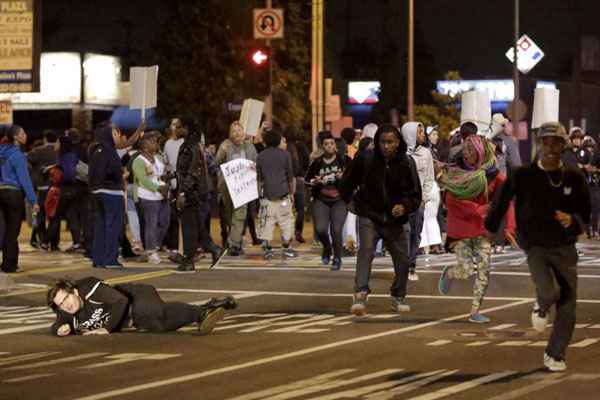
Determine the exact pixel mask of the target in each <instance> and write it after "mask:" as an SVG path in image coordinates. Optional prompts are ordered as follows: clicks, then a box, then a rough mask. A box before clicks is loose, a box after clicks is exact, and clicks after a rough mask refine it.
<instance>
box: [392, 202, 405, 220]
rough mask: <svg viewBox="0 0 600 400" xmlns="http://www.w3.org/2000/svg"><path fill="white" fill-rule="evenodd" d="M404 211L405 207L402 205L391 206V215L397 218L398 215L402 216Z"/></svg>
mask: <svg viewBox="0 0 600 400" xmlns="http://www.w3.org/2000/svg"><path fill="white" fill-rule="evenodd" d="M405 211H406V209H405V208H404V205H402V204H396V205H395V206H394V208H392V215H393V216H394V217H396V218H398V217H401V216H403V215H404V212H405Z"/></svg>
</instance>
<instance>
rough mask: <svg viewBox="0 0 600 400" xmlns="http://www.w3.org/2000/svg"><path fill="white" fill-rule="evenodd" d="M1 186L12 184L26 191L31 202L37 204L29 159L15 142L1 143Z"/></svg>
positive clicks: (11, 185)
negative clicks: (28, 164)
mask: <svg viewBox="0 0 600 400" xmlns="http://www.w3.org/2000/svg"><path fill="white" fill-rule="evenodd" d="M0 186H10V187H14V188H16V189H21V190H23V191H24V192H25V195H26V196H27V200H28V201H29V203H31V204H32V205H33V204H36V203H37V198H36V197H35V192H34V191H33V185H32V184H31V178H30V177H29V170H28V169H27V159H26V158H25V154H23V152H21V150H20V149H19V147H18V146H16V145H14V144H2V145H0Z"/></svg>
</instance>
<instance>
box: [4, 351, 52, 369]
mask: <svg viewBox="0 0 600 400" xmlns="http://www.w3.org/2000/svg"><path fill="white" fill-rule="evenodd" d="M54 354H59V352H58V351H44V352H41V353H31V354H24V355H20V356H14V357H6V358H3V359H0V366H4V365H10V364H16V363H18V362H21V361H29V360H35V359H36V358H44V357H48V356H52V355H54Z"/></svg>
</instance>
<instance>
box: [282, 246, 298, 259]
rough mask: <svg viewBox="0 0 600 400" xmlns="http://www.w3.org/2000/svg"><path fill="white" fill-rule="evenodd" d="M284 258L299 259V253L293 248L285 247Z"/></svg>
mask: <svg viewBox="0 0 600 400" xmlns="http://www.w3.org/2000/svg"><path fill="white" fill-rule="evenodd" d="M283 256H284V257H286V258H296V257H298V252H297V251H296V250H294V249H292V248H291V247H284V248H283Z"/></svg>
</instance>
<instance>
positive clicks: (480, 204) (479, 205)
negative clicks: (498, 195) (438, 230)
mask: <svg viewBox="0 0 600 400" xmlns="http://www.w3.org/2000/svg"><path fill="white" fill-rule="evenodd" d="M505 181H506V177H505V176H504V175H503V174H501V173H498V174H497V175H496V177H495V178H494V179H492V180H491V181H489V182H488V193H487V196H486V195H485V193H482V194H480V195H479V196H478V197H476V198H475V199H471V200H460V199H457V198H456V197H455V196H454V195H453V194H452V193H450V192H447V193H446V209H447V210H448V216H447V221H448V237H450V238H452V239H467V238H474V237H478V236H484V235H485V234H486V232H487V231H486V229H485V227H484V225H483V221H484V220H485V217H486V215H487V213H488V209H489V205H490V202H491V199H493V198H494V193H495V192H496V191H497V190H498V189H500V187H501V186H502V184H503V183H504V182H505ZM505 219H506V227H505V229H504V231H505V232H506V233H509V234H510V235H511V236H512V237H514V234H515V210H514V207H513V205H512V204H511V205H510V207H509V209H508V211H507V212H506V217H505Z"/></svg>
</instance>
